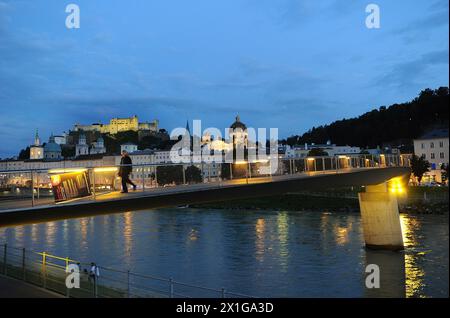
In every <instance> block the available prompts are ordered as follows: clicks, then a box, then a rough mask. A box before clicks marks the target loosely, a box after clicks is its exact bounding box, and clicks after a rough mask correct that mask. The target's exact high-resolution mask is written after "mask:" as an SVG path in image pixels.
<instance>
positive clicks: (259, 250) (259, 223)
mask: <svg viewBox="0 0 450 318" xmlns="http://www.w3.org/2000/svg"><path fill="white" fill-rule="evenodd" d="M265 230H266V220H264V219H262V218H261V219H258V220H256V224H255V231H256V255H255V257H256V259H257V260H258V261H260V262H261V261H263V260H264V252H265V250H266V247H265V244H264V241H265V235H264V233H265Z"/></svg>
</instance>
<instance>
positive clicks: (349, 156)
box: [0, 154, 410, 174]
mask: <svg viewBox="0 0 450 318" xmlns="http://www.w3.org/2000/svg"><path fill="white" fill-rule="evenodd" d="M344 156H345V157H346V158H342V157H344ZM402 156H406V157H407V156H410V154H399V155H394V154H384V155H370V154H347V155H338V154H336V155H334V156H306V157H284V158H278V161H291V160H308V159H368V158H367V157H371V158H380V157H384V158H385V159H387V158H394V157H396V158H398V157H402ZM266 161H267V162H269V161H270V159H267V160H266ZM372 161H374V160H373V159H372ZM60 162H64V161H60ZM245 162H246V163H250V164H255V163H266V162H261V161H260V160H254V161H245ZM232 163H233V162H227V161H212V162H207V161H200V162H196V161H190V162H179V163H177V162H162V163H138V164H112V165H111V164H110V165H105V166H95V165H87V166H82V167H81V166H80V167H77V166H68V167H59V168H29V169H14V170H0V174H1V173H30V172H48V173H50V171H51V170H55V169H58V170H61V169H89V170H90V169H98V168H117V167H132V168H135V167H160V166H187V165H200V164H206V165H208V164H232ZM330 170H333V169H330Z"/></svg>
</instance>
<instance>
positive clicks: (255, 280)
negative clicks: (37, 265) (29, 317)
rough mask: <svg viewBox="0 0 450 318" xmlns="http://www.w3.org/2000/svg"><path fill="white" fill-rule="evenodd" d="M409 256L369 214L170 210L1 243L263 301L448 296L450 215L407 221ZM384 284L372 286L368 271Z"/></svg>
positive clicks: (42, 228)
mask: <svg viewBox="0 0 450 318" xmlns="http://www.w3.org/2000/svg"><path fill="white" fill-rule="evenodd" d="M401 224H402V230H403V235H404V242H405V247H406V248H405V251H403V252H390V251H371V250H366V249H365V248H364V240H363V235H362V227H361V220H360V216H359V214H352V213H322V212H318V211H311V212H261V211H258V212H253V211H226V210H200V209H161V210H151V211H144V212H126V213H123V214H115V215H105V216H97V217H91V218H83V219H77V220H65V221H60V222H49V223H45V224H35V225H29V226H19V227H14V228H7V229H0V242H2V243H3V242H7V243H8V244H11V245H14V246H18V247H22V246H23V247H26V248H30V249H34V250H36V251H46V252H49V253H51V254H54V255H59V256H63V257H66V256H68V257H70V258H72V259H76V260H80V261H83V262H91V261H94V262H96V263H98V264H100V265H103V266H107V267H113V268H118V269H123V270H126V269H130V270H132V271H134V272H139V273H145V274H150V275H155V276H163V277H173V278H174V279H176V280H179V281H183V282H187V283H193V284H200V285H204V286H209V287H215V288H220V287H223V286H224V287H226V288H227V289H229V290H233V291H237V292H241V293H244V294H249V295H256V296H262V297H270V296H272V297H283V296H285V297H405V296H406V297H448V216H438V215H418V216H408V215H401ZM367 264H377V265H379V267H380V274H381V288H380V289H371V290H369V289H367V288H365V283H364V282H365V277H366V273H365V267H366V265H367Z"/></svg>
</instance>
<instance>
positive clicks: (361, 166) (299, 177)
mask: <svg viewBox="0 0 450 318" xmlns="http://www.w3.org/2000/svg"><path fill="white" fill-rule="evenodd" d="M348 158H349V157H348ZM302 160H303V159H302ZM304 160H305V165H304V166H302V167H303V169H295V168H294V169H293V167H298V165H297V164H296V163H295V162H293V161H292V160H289V162H287V163H286V162H285V163H283V165H285V166H289V168H288V169H281V170H280V171H279V173H278V174H275V175H272V174H270V175H265V176H263V175H254V174H253V175H250V174H251V171H252V168H251V163H248V167H247V168H248V169H247V171H246V175H245V177H244V178H242V177H241V178H238V179H236V178H233V176H231V177H230V178H229V180H224V179H222V178H216V180H214V181H212V180H209V182H200V183H197V184H187V183H186V176H185V175H184V173H185V168H184V167H183V182H182V183H181V184H179V185H177V186H169V187H163V186H157V185H158V183H156V185H155V186H153V187H148V186H147V187H146V180H145V179H143V180H142V185H141V187H140V189H139V190H138V191H136V192H130V193H127V194H122V193H119V192H118V191H106V192H103V193H98V192H97V193H96V191H95V189H96V188H97V187H96V185H95V178H96V177H95V169H97V170H96V171H97V172H98V171H114V169H112V168H114V167H108V168H106V167H102V168H98V167H97V168H95V169H94V168H92V169H91V170H92V171H91V172H92V173H94V176H93V178H91V179H93V180H94V181H93V182H94V184H93V189H94V193H93V194H92V195H91V196H89V197H84V198H77V199H74V200H70V201H68V202H60V203H55V202H53V201H52V199H51V198H46V199H45V198H43V199H39V200H37V199H36V198H35V197H34V196H35V194H34V192H35V191H36V189H34V188H33V191H32V198H31V201H32V204H31V205H32V206H30V200H20V201H19V200H13V201H12V202H11V201H10V202H2V203H0V227H8V226H16V225H23V224H32V223H41V222H49V221H56V220H62V219H68V218H81V217H89V216H94V215H102V214H111V213H123V212H126V211H138V210H144V209H152V208H162V207H170V206H184V205H189V204H194V203H195V204H199V203H209V202H218V201H227V200H233V199H248V198H255V197H264V196H273V195H282V194H286V193H289V192H294V191H303V190H319V189H326V188H338V187H347V186H364V187H365V192H364V193H360V194H359V202H360V210H361V216H362V224H363V231H364V238H365V242H366V246H367V247H369V248H381V249H392V250H398V249H402V248H403V238H402V232H401V226H400V219H399V212H398V203H397V194H398V192H401V191H402V189H403V186H402V185H404V184H406V183H407V181H408V179H409V175H410V168H409V167H408V166H407V165H408V164H407V162H405V161H404V160H400V159H399V158H397V160H389V161H388V162H385V163H384V164H379V163H378V162H376V161H375V160H374V161H372V160H369V161H368V160H367V158H365V159H364V160H359V161H358V160H352V159H351V158H350V160H349V162H351V164H349V165H340V164H339V160H336V158H334V161H333V158H320V159H317V158H314V159H313V160H320V161H322V163H323V165H321V168H322V169H320V170H319V169H317V166H318V165H316V163H315V162H314V164H313V165H311V164H308V161H311V160H308V159H304ZM325 160H329V163H330V164H328V165H327V164H326V162H325ZM353 163H354V164H353ZM147 166H151V167H153V168H155V169H156V167H154V166H155V165H135V166H133V169H136V170H137V169H143V167H147ZM159 166H161V165H159ZM169 166H175V165H169ZM115 168H117V167H115ZM327 168H328V169H327ZM99 169H103V170H99ZM108 169H109V170H108ZM286 170H287V171H286ZM142 171H143V170H142ZM155 171H156V170H155ZM231 171H232V170H231ZM16 173H17V172H16ZM45 173H46V174H50V173H51V171H47V172H45ZM31 175H32V174H31ZM144 178H145V177H144ZM97 179H98V177H97ZM41 191H42V190H41Z"/></svg>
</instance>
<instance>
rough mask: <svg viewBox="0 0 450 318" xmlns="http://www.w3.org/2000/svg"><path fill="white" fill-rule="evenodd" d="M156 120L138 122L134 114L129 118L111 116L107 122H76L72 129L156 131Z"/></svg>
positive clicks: (112, 133)
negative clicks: (89, 123)
mask: <svg viewBox="0 0 450 318" xmlns="http://www.w3.org/2000/svg"><path fill="white" fill-rule="evenodd" d="M158 125H159V122H158V120H156V119H155V120H153V121H151V122H142V123H140V122H139V119H138V117H137V116H136V115H135V116H133V117H129V118H112V119H111V120H110V121H109V124H101V123H94V124H91V125H80V124H76V125H75V126H74V131H97V132H100V133H102V134H111V135H115V134H117V133H118V132H122V131H129V130H132V131H152V132H158Z"/></svg>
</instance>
